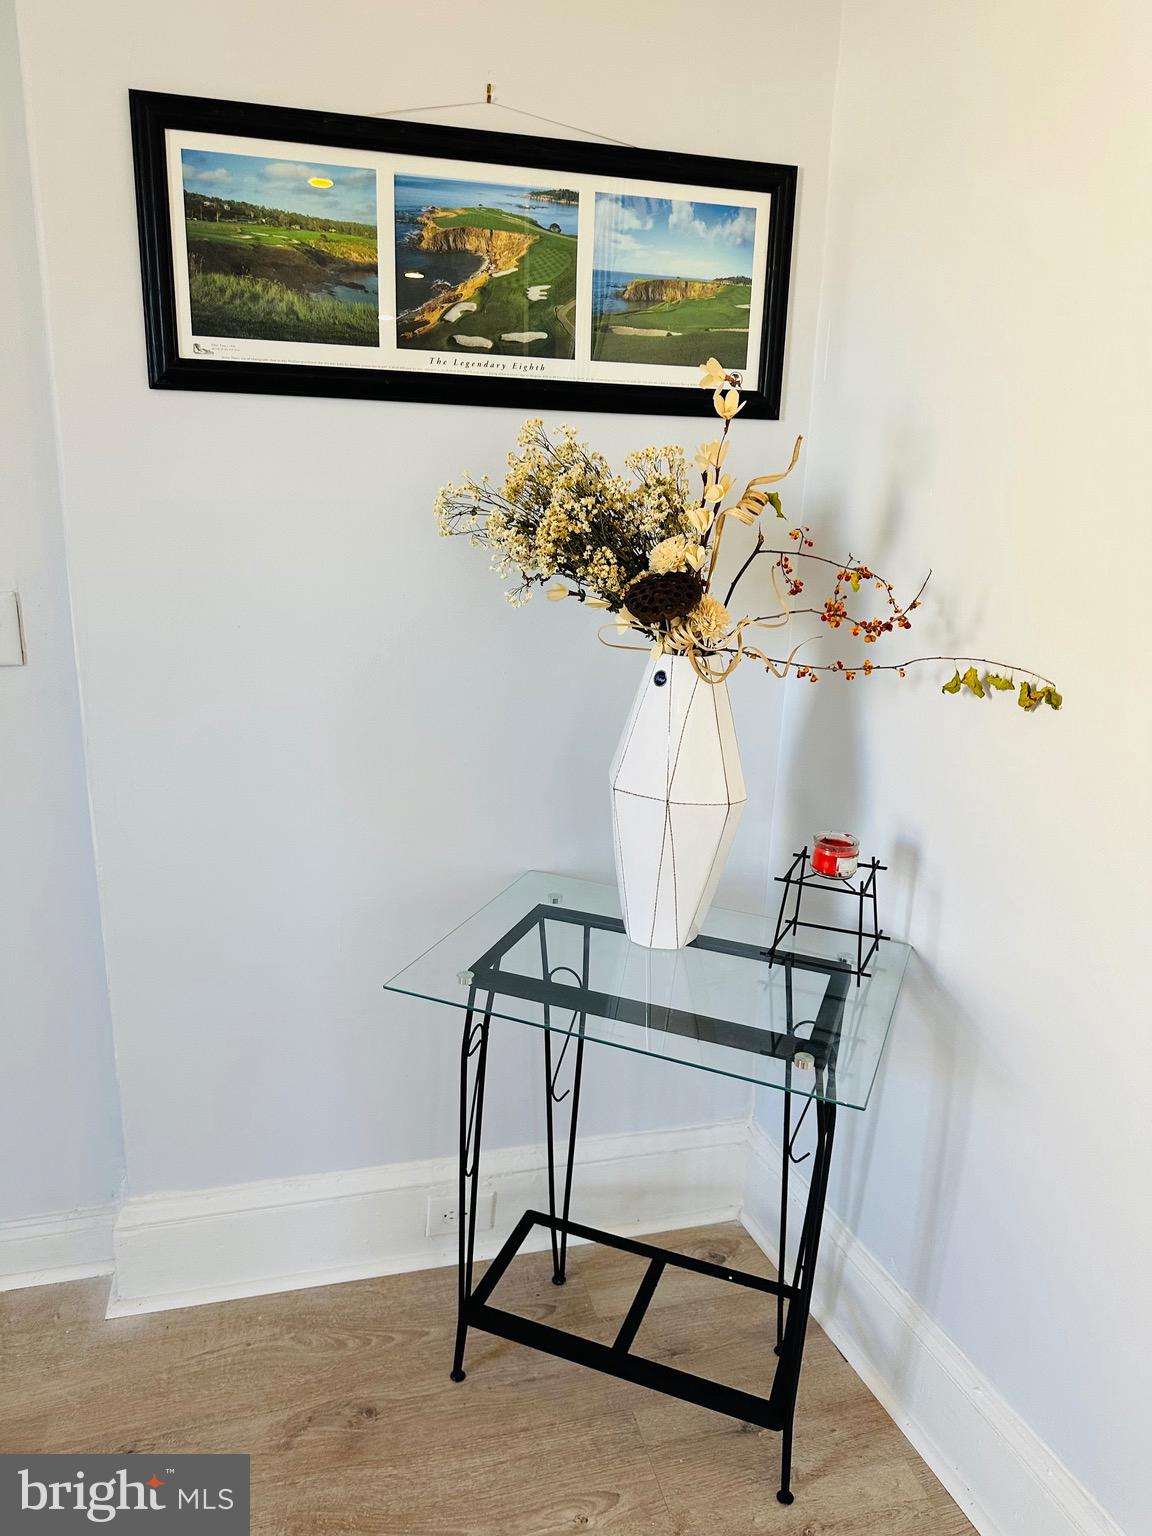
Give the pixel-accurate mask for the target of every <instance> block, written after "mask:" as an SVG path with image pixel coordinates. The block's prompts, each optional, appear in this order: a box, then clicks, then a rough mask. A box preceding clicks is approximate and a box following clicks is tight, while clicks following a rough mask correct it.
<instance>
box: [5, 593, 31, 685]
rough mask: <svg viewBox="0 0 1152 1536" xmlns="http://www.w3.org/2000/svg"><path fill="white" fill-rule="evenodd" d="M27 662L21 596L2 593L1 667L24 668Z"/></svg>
mask: <svg viewBox="0 0 1152 1536" xmlns="http://www.w3.org/2000/svg"><path fill="white" fill-rule="evenodd" d="M26 660H27V657H26V656H25V655H24V628H23V626H22V624H21V623H20V598H19V595H18V594H17V593H15V592H0V667H22V666H23V665H24V663H25V661H26Z"/></svg>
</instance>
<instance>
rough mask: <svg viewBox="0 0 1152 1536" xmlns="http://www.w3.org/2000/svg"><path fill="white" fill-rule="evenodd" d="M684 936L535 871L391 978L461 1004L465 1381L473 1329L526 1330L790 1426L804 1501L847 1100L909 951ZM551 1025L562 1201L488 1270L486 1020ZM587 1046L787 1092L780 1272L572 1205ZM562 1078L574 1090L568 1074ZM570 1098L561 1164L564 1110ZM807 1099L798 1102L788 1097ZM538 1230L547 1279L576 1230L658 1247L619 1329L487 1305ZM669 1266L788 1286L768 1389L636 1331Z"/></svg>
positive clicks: (554, 1194)
mask: <svg viewBox="0 0 1152 1536" xmlns="http://www.w3.org/2000/svg"><path fill="white" fill-rule="evenodd" d="M705 926H706V928H707V933H702V934H701V935H700V936H699V938H697V939H696V940H694V942H693V943H692V944H690V945H689V946H688V948H687V949H680V950H650V949H643V948H641V947H640V946H638V945H635V944H631V943H629V941H628V939H627V937H626V936H625V934H624V927H623V924H622V922H621V920H620V906H619V901H618V898H617V894H616V889H615V887H614V886H607V885H597V884H594V883H592V882H590V881H585V880H573V879H569V878H567V877H565V876H562V875H548V874H538V873H533V874H528V875H524V876H523V877H522V878H521V879H519V880H517V881H516V882H515V883H514V884H513V885H510V886H509V887H508V889H507V890H506V891H503V892H502V893H501V894H500V895H499V896H497V897H496V898H495V900H493V901H490V902H489V903H488V905H487V906H486V907H483V908H482V909H481V910H480V911H479V912H477V913H476V914H475V915H474V916H473V917H470V918H469V919H468V920H467V921H466V922H464V923H462V924H461V925H460V927H458V928H456V929H455V930H454V931H453V932H452V933H450V934H448V936H447V937H446V938H443V939H441V940H440V941H439V943H437V944H435V945H433V946H432V948H431V949H429V950H427V951H426V952H425V953H424V954H423V955H421V957H420V958H419V959H418V960H416V961H414V962H413V963H412V964H411V965H409V966H407V967H405V969H404V970H402V971H400V972H399V973H398V974H397V975H396V976H394V977H393V978H392V979H391V981H389V982H388V983H387V987H388V989H389V990H391V991H393V992H400V993H404V994H406V995H409V996H413V997H419V998H426V999H428V1000H429V1001H431V1002H436V1003H443V1004H445V1005H447V1006H448V1007H452V1008H458V1009H460V1010H462V1011H463V1014H464V1027H463V1036H462V1040H461V1047H460V1175H459V1176H460V1210H461V1212H462V1213H463V1219H462V1220H461V1223H460V1272H459V1302H458V1318H457V1331H456V1350H455V1358H454V1360H453V1364H452V1379H453V1380H454V1381H463V1380H464V1368H463V1367H464V1349H465V1345H466V1343H467V1337H468V1330H469V1328H478V1329H481V1330H483V1331H485V1332H488V1333H493V1334H497V1335H499V1336H500V1337H502V1338H506V1339H511V1340H514V1341H516V1342H518V1343H521V1344H526V1345H529V1346H531V1347H532V1348H534V1349H538V1350H543V1351H544V1352H545V1353H547V1354H552V1355H557V1356H559V1357H561V1358H562V1359H565V1360H571V1361H575V1362H576V1363H578V1364H581V1365H585V1366H590V1367H591V1368H592V1369H594V1370H598V1371H604V1372H607V1373H608V1374H609V1375H611V1376H617V1377H621V1378H622V1379H624V1380H626V1381H632V1382H636V1383H638V1384H639V1385H641V1386H646V1387H650V1388H653V1389H654V1390H656V1391H658V1392H664V1393H666V1394H668V1395H669V1396H671V1397H678V1398H681V1399H683V1400H684V1401H686V1402H690V1403H697V1404H699V1405H701V1406H702V1407H705V1408H711V1409H714V1410H715V1411H716V1412H718V1413H725V1414H729V1415H731V1416H732V1417H734V1418H738V1419H741V1420H744V1421H746V1422H748V1423H752V1424H755V1425H757V1426H759V1427H761V1428H764V1429H770V1430H776V1431H778V1432H779V1433H780V1434H781V1437H782V1444H781V1477H780V1490H779V1492H778V1493H777V1498H778V1499H779V1500H780V1501H781V1503H784V1504H790V1503H791V1502H792V1497H793V1495H792V1491H791V1464H792V1429H793V1420H794V1416H795V1408H796V1393H797V1388H798V1386H799V1382H800V1368H801V1365H802V1362H803V1355H804V1336H805V1331H806V1328H807V1324H808V1314H809V1310H810V1306H811V1300H812V1284H813V1277H814V1274H815V1267H816V1257H817V1252H818V1249H819V1243H820V1229H821V1225H822V1222H823V1215H824V1201H825V1196H826V1194H827V1188H828V1170H829V1165H830V1161H831V1156H832V1140H833V1134H834V1131H835V1124H836V1110H837V1107H838V1106H839V1105H844V1106H846V1107H849V1108H852V1109H856V1110H863V1109H865V1108H866V1107H867V1104H868V1097H869V1094H870V1092H871V1089H872V1084H873V1082H874V1081H875V1078H876V1072H877V1068H878V1067H879V1064H880V1057H881V1054H882V1052H883V1049H884V1042H885V1040H886V1039H887V1035H888V1028H889V1024H890V1022H891V1018H892V1012H893V1009H894V1007H895V1003H896V997H897V994H898V992H899V989H900V983H901V980H902V978H903V975H904V969H905V966H906V964H907V960H908V955H909V953H910V951H909V948H908V946H907V945H906V944H900V943H897V942H895V941H891V940H885V942H884V943H882V944H880V945H879V946H878V949H877V952H876V953H875V954H874V955H873V957H872V958H871V959H870V961H869V962H868V964H867V967H866V970H867V974H866V975H865V977H864V978H863V979H858V978H857V976H856V973H855V969H854V947H855V941H854V939H851V938H848V937H847V936H845V935H844V934H843V933H837V932H829V931H824V930H819V929H805V932H804V937H803V939H799V938H798V937H797V936H795V935H789V936H788V938H787V939H786V940H785V941H783V942H782V943H781V944H780V945H778V946H777V948H776V950H775V952H774V953H773V951H772V940H773V935H774V929H775V924H774V922H773V920H772V919H769V918H766V917H758V916H754V915H751V914H749V913H744V912H729V911H723V910H720V909H713V911H712V912H711V913H710V915H709V917H708V919H707V920H706V925H705ZM494 1019H508V1020H512V1021H513V1022H515V1023H518V1024H526V1025H528V1026H530V1027H531V1028H534V1029H538V1030H540V1031H541V1033H542V1037H543V1046H544V1051H543V1054H544V1083H543V1088H544V1094H545V1106H546V1116H547V1121H546V1123H547V1131H548V1147H547V1152H548V1210H547V1212H544V1211H525V1212H524V1215H523V1216H522V1217H521V1218H520V1220H519V1221H518V1222H517V1224H516V1226H515V1228H514V1229H513V1231H512V1234H511V1236H510V1237H509V1238H508V1240H507V1242H506V1243H505V1244H504V1246H503V1247H502V1248H501V1249H500V1252H499V1253H498V1254H497V1256H496V1257H495V1259H493V1260H492V1262H491V1264H489V1266H488V1268H487V1270H486V1271H485V1273H484V1275H483V1276H482V1277H481V1278H479V1279H476V1278H475V1276H474V1271H473V1259H474V1254H475V1245H476V1193H477V1189H478V1184H479V1178H480V1147H481V1134H482V1127H483V1117H484V1078H485V1071H486V1068H487V1061H488V1041H489V1033H490V1030H491V1025H492V1021H493V1020H494ZM588 1044H593V1045H603V1046H612V1047H615V1048H616V1049H618V1050H625V1051H631V1052H633V1053H635V1054H638V1055H642V1056H658V1057H662V1058H663V1059H664V1060H667V1061H675V1062H679V1063H680V1064H681V1065H683V1066H685V1067H694V1068H696V1069H697V1070H698V1071H703V1072H717V1073H720V1074H722V1075H724V1076H727V1077H735V1078H740V1079H743V1080H744V1081H745V1082H750V1083H755V1084H757V1085H758V1086H760V1087H764V1088H771V1089H775V1090H777V1091H778V1092H779V1094H780V1097H781V1111H782V1120H783V1133H782V1148H783V1157H782V1159H781V1169H782V1171H781V1190H780V1232H779V1269H778V1276H779V1278H778V1279H775V1280H768V1279H765V1278H764V1277H763V1276H760V1275H751V1274H745V1273H743V1272H741V1271H738V1270H731V1269H727V1268H725V1267H724V1266H722V1265H716V1264H710V1263H706V1262H705V1261H703V1260H701V1259H696V1258H690V1257H688V1256H686V1255H683V1254H678V1253H675V1252H672V1251H671V1250H669V1249H666V1248H661V1247H658V1246H656V1245H655V1244H652V1243H643V1242H637V1241H634V1240H632V1239H629V1238H623V1237H618V1236H615V1235H614V1234H612V1233H609V1232H603V1231H600V1230H599V1229H598V1228H595V1227H588V1226H584V1225H582V1224H581V1223H580V1222H576V1221H573V1220H572V1219H571V1216H570V1211H571V1204H572V1170H573V1162H574V1158H575V1152H576V1137H577V1124H578V1117H579V1111H580V1076H581V1068H582V1065H583V1059H584V1048H585V1046H586V1045H588ZM562 1082H566V1083H567V1086H566V1087H563V1088H562V1087H561V1084H562ZM565 1100H566V1101H567V1104H568V1112H567V1118H568V1126H567V1136H566V1138H565V1140H566V1150H565V1151H564V1152H563V1153H562V1166H561V1167H560V1168H558V1167H557V1161H558V1160H557V1149H556V1136H557V1133H558V1131H559V1129H560V1126H559V1115H560V1110H559V1106H560V1105H561V1103H562V1102H564V1101H565ZM794 1100H803V1101H804V1103H803V1104H802V1105H800V1106H798V1107H796V1108H794ZM810 1109H811V1110H814V1116H813V1118H814V1120H815V1136H816V1145H815V1149H814V1152H813V1155H812V1160H811V1172H810V1177H809V1182H808V1191H807V1199H806V1202H805V1210H804V1216H803V1219H802V1221H801V1222H800V1230H799V1234H798V1236H797V1237H796V1240H795V1242H794V1244H793V1250H792V1252H791V1255H790V1254H789V1246H788V1243H789V1235H788V1201H789V1189H788V1179H789V1168H790V1166H791V1163H792V1162H793V1160H794V1148H795V1138H796V1133H797V1132H798V1131H799V1129H800V1121H801V1120H802V1119H803V1118H804V1117H805V1116H806V1115H807V1113H808V1111H809V1110H810ZM534 1227H540V1228H543V1229H545V1230H546V1231H547V1232H548V1233H549V1237H550V1243H551V1250H552V1280H553V1284H555V1285H563V1284H564V1280H565V1269H566V1263H567V1248H568V1239H569V1238H570V1237H579V1238H583V1239H585V1240H587V1241H590V1242H595V1243H603V1244H606V1245H608V1246H609V1247H612V1248H617V1249H622V1250H623V1251H625V1252H627V1253H631V1254H636V1255H638V1256H640V1257H642V1258H644V1259H646V1260H647V1261H648V1267H647V1269H646V1271H645V1273H644V1277H643V1279H642V1280H641V1281H640V1284H639V1287H638V1289H637V1292H636V1295H635V1298H634V1299H633V1301H632V1304H631V1306H630V1307H629V1309H628V1312H627V1314H626V1315H625V1317H624V1318H623V1320H622V1322H621V1324H620V1329H619V1332H618V1333H617V1335H616V1338H615V1340H614V1341H613V1343H612V1344H602V1343H599V1342H596V1341H593V1340H590V1339H584V1338H581V1337H579V1336H577V1335H575V1334H571V1333H567V1332H565V1331H564V1330H562V1329H559V1328H553V1327H550V1326H547V1325H546V1324H544V1323H540V1322H537V1321H535V1320H534V1319H531V1318H527V1317H521V1316H518V1315H517V1314H516V1313H514V1312H510V1311H506V1310H505V1309H504V1308H502V1307H499V1306H496V1305H494V1304H493V1293H494V1292H495V1290H496V1288H497V1286H498V1285H499V1283H500V1280H501V1278H502V1277H503V1275H504V1273H505V1271H506V1270H507V1268H508V1265H509V1264H510V1263H511V1261H512V1259H513V1258H515V1256H516V1254H517V1252H518V1251H519V1249H520V1247H521V1245H522V1244H523V1242H524V1240H525V1239H526V1238H527V1236H528V1235H529V1233H530V1232H531V1231H532V1229H533V1228H534ZM669 1265H672V1266H676V1267H679V1268H681V1269H688V1270H692V1271H694V1272H696V1273H698V1274H705V1275H710V1276H712V1277H713V1278H714V1279H716V1280H717V1281H720V1282H725V1283H727V1284H730V1285H733V1284H734V1285H741V1286H747V1287H750V1288H751V1289H753V1290H757V1291H760V1292H763V1293H766V1294H767V1295H768V1296H770V1297H773V1298H774V1299H775V1314H776V1316H775V1354H776V1356H777V1360H776V1367H775V1371H774V1373H773V1377H772V1385H771V1389H770V1391H769V1393H768V1395H767V1396H766V1397H758V1396H756V1395H754V1394H752V1393H749V1392H743V1391H738V1390H737V1389H736V1388H734V1387H729V1386H724V1385H722V1384H721V1383H719V1382H714V1381H710V1380H708V1379H707V1378H705V1377H701V1376H695V1375H692V1374H689V1373H688V1372H686V1371H680V1370H677V1369H675V1368H674V1367H672V1366H669V1365H665V1364H663V1363H661V1362H660V1361H657V1360H650V1359H647V1358H645V1357H644V1356H643V1355H639V1354H637V1353H636V1352H635V1351H634V1350H633V1348H632V1343H633V1340H634V1339H635V1337H636V1334H637V1333H638V1331H639V1329H640V1325H641V1323H642V1322H643V1320H644V1314H645V1311H646V1310H647V1307H648V1305H649V1303H650V1302H651V1300H652V1296H653V1294H654V1293H655V1290H656V1287H657V1285H658V1284H659V1282H660V1277H661V1275H662V1274H663V1272H664V1270H665V1268H666V1267H667V1266H669Z"/></svg>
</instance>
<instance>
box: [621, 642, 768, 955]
mask: <svg viewBox="0 0 1152 1536" xmlns="http://www.w3.org/2000/svg"><path fill="white" fill-rule="evenodd" d="M611 778H612V828H613V834H614V841H615V848H616V877H617V880H618V881H619V885H620V903H621V909H622V911H623V915H624V928H625V930H626V932H627V934H628V937H629V938H630V939H631V940H632V942H633V943H634V944H643V945H644V946H645V947H646V948H648V949H681V948H683V946H684V945H685V944H690V943H691V941H692V940H693V939H694V938H695V937H696V935H697V934H698V933H699V931H700V924H701V923H702V922H703V920H704V917H705V915H706V913H707V911H708V907H709V905H710V904H711V901H712V897H713V895H714V894H715V891H716V884H717V881H718V880H719V879H720V873H721V871H722V870H723V868H724V861H725V859H726V858H727V857H728V852H729V849H730V848H731V846H732V839H733V837H734V836H735V833H736V827H737V825H738V823H739V821H740V817H741V814H742V813H743V810H744V802H745V799H746V798H747V796H746V794H745V790H744V774H743V772H742V770H741V767H740V749H739V747H738V746H737V743H736V732H735V729H734V727H733V724H732V705H731V703H730V701H729V698H728V685H727V683H708V682H704V681H703V680H702V679H701V678H700V677H699V676H698V675H697V673H696V670H695V668H694V667H693V666H692V663H691V661H689V659H688V658H687V657H686V656H653V657H651V658H650V659H649V661H648V664H647V666H646V667H645V668H644V675H643V677H642V678H641V679H640V687H639V689H638V690H637V693H636V699H635V702H634V703H633V705H632V711H631V713H630V714H629V716H628V723H627V725H626V726H625V727H624V734H623V736H622V737H621V738H620V745H619V747H618V748H617V750H616V756H615V757H614V758H613V760H612V774H611Z"/></svg>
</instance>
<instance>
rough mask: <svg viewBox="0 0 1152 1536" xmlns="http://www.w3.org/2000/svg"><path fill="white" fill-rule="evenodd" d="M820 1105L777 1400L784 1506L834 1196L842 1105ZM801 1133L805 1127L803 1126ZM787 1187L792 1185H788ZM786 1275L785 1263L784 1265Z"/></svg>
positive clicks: (786, 1150) (786, 1152)
mask: <svg viewBox="0 0 1152 1536" xmlns="http://www.w3.org/2000/svg"><path fill="white" fill-rule="evenodd" d="M812 1103H815V1106H816V1150H815V1153H814V1154H813V1158H812V1181H811V1183H810V1184H809V1186H808V1201H807V1205H806V1206H805V1210H804V1222H803V1226H802V1228H801V1231H800V1242H799V1246H798V1248H797V1252H796V1268H795V1272H794V1275H793V1279H792V1288H793V1293H792V1295H791V1297H790V1298H789V1301H788V1317H787V1321H786V1323H785V1325H784V1339H783V1343H782V1345H781V1347H780V1372H779V1374H778V1376H777V1384H776V1386H774V1387H773V1391H772V1397H773V1399H774V1400H775V1399H777V1397H779V1407H780V1408H781V1410H782V1413H783V1425H782V1435H781V1443H780V1491H779V1492H778V1493H777V1495H776V1497H777V1499H779V1501H780V1503H781V1504H791V1503H792V1499H793V1494H792V1427H793V1424H794V1422H795V1417H796V1396H797V1392H798V1390H799V1386H800V1368H801V1366H802V1364H803V1361H804V1338H805V1334H806V1333H807V1329H808V1318H809V1314H810V1312H811V1310H812V1287H813V1283H814V1281H815V1276H816V1258H817V1254H818V1251H819V1248H820V1232H821V1229H822V1227H823V1223H824V1205H825V1201H826V1199H827V1196H828V1171H829V1168H830V1166H831V1162H832V1142H833V1138H834V1136H835V1131H836V1105H835V1104H833V1103H828V1102H826V1101H825V1100H823V1099H815V1100H810V1101H809V1106H810V1105H811V1104H812ZM797 1130H799V1126H797ZM782 1152H783V1158H784V1166H785V1168H787V1166H788V1163H789V1161H790V1160H791V1156H792V1148H791V1145H790V1143H788V1142H785V1144H784V1147H783V1149H782ZM785 1187H787V1186H786V1183H785ZM781 1275H783V1261H782V1262H781Z"/></svg>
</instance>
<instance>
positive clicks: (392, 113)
mask: <svg viewBox="0 0 1152 1536" xmlns="http://www.w3.org/2000/svg"><path fill="white" fill-rule="evenodd" d="M459 107H499V108H500V110H501V111H502V112H515V113H516V115H517V117H530V118H531V119H532V120H533V122H537V123H547V124H548V125H549V126H550V127H552V128H566V129H567V130H568V131H569V133H586V134H587V135H588V136H589V138H593V139H603V140H604V142H605V143H606V144H619V145H620V147H621V148H622V149H638V148H639V147H640V146H639V145H638V144H633V143H632V142H631V141H630V140H628V139H614V138H613V137H612V135H611V134H610V133H597V132H596V130H595V129H594V128H582V127H581V126H580V124H579V123H562V122H561V121H560V120H559V118H555V117H542V116H541V115H540V113H539V112H527V111H525V109H524V108H523V107H509V106H507V105H506V104H505V103H504V102H502V101H495V100H494V99H493V95H492V82H491V80H489V81H488V82H487V84H486V85H485V87H484V95H483V96H482V97H481V96H478V97H477V98H476V99H475V101H438V102H432V103H429V104H427V105H424V104H421V105H419V106H415V107H389V108H388V109H387V110H386V111H384V112H370V113H369V114H368V115H369V117H402V116H404V114H405V113H407V112H454V111H456V109H457V108H459Z"/></svg>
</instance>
